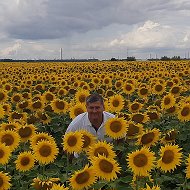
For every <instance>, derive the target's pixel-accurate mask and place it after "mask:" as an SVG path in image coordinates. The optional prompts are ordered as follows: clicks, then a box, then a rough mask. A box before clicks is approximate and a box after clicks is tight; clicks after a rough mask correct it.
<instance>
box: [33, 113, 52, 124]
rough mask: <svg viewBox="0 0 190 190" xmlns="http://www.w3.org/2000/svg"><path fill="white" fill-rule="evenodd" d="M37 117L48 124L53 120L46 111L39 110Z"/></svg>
mask: <svg viewBox="0 0 190 190" xmlns="http://www.w3.org/2000/svg"><path fill="white" fill-rule="evenodd" d="M36 117H37V118H39V120H40V122H42V123H43V124H48V123H50V122H51V117H50V116H49V115H47V114H46V113H44V112H40V111H39V112H37V113H36Z"/></svg>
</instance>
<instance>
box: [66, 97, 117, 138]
mask: <svg viewBox="0 0 190 190" xmlns="http://www.w3.org/2000/svg"><path fill="white" fill-rule="evenodd" d="M86 109H87V112H85V113H82V114H80V115H78V116H77V117H76V118H75V119H74V120H73V121H72V122H71V123H70V125H69V126H68V128H67V130H66V133H67V132H69V131H79V130H82V129H84V130H87V131H89V132H90V133H92V134H93V135H94V136H96V137H97V139H98V140H104V139H105V137H104V136H105V128H104V125H105V122H106V121H107V120H108V119H109V118H113V117H115V116H114V115H113V114H111V113H109V112H106V111H104V109H105V108H104V100H103V98H102V96H100V95H99V94H91V95H89V96H88V97H87V98H86ZM105 140H107V141H110V140H111V139H110V138H106V139H105Z"/></svg>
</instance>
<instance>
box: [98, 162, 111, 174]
mask: <svg viewBox="0 0 190 190" xmlns="http://www.w3.org/2000/svg"><path fill="white" fill-rule="evenodd" d="M99 166H100V169H101V171H103V172H105V173H111V172H112V170H113V164H112V163H110V162H108V161H107V160H101V161H100V163H99Z"/></svg>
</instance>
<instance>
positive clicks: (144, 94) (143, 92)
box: [138, 86, 149, 98]
mask: <svg viewBox="0 0 190 190" xmlns="http://www.w3.org/2000/svg"><path fill="white" fill-rule="evenodd" d="M138 95H139V97H140V98H146V97H147V96H148V95H149V88H148V87H146V86H143V87H140V88H138Z"/></svg>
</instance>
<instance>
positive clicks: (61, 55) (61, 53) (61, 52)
mask: <svg viewBox="0 0 190 190" xmlns="http://www.w3.org/2000/svg"><path fill="white" fill-rule="evenodd" d="M60 58H61V60H62V59H63V50H62V48H61V50H60Z"/></svg>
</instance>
